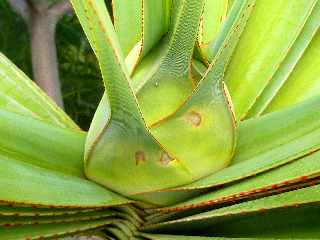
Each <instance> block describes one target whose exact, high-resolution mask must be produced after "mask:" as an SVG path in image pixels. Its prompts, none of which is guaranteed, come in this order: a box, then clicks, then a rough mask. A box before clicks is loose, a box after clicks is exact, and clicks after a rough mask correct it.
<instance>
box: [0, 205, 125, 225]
mask: <svg viewBox="0 0 320 240" xmlns="http://www.w3.org/2000/svg"><path fill="white" fill-rule="evenodd" d="M117 215H119V213H117V212H115V211H113V210H109V209H107V210H95V211H90V212H80V213H76V214H68V215H58V216H22V217H20V216H1V217H0V227H13V226H22V225H37V224H56V223H69V222H77V221H88V222H90V221H93V220H96V219H102V218H103V219H105V218H109V219H110V220H111V219H116V216H117Z"/></svg>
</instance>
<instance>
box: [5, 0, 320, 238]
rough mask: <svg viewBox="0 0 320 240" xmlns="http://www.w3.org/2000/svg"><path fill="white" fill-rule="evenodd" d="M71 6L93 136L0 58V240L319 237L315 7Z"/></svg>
mask: <svg viewBox="0 0 320 240" xmlns="http://www.w3.org/2000/svg"><path fill="white" fill-rule="evenodd" d="M72 4H73V7H74V10H75V12H76V14H77V16H78V18H79V20H80V23H81V25H82V27H83V29H84V32H85V33H86V35H87V37H88V40H89V41H90V44H91V46H92V48H93V50H94V52H95V54H96V56H97V59H98V62H99V64H100V68H101V73H102V76H103V80H104V86H105V94H104V95H103V97H102V99H101V102H100V104H99V106H98V108H97V110H96V113H95V116H94V118H93V120H92V124H91V127H90V129H89V131H88V132H87V133H86V132H84V131H82V130H80V129H79V127H78V126H77V125H76V124H75V123H74V122H73V121H72V120H71V119H70V118H69V117H68V116H67V115H66V114H65V113H64V112H63V111H62V110H61V109H59V108H58V107H57V106H56V105H55V104H54V103H53V102H52V101H51V100H50V99H49V98H48V97H47V96H46V95H45V94H44V93H43V92H42V91H41V90H40V89H39V88H38V87H36V86H35V85H34V84H33V83H32V81H30V80H29V79H28V78H27V77H26V76H25V75H24V74H23V73H22V72H21V71H20V70H18V69H17V68H16V67H15V66H14V65H13V64H12V63H11V62H10V61H9V60H8V59H7V58H6V57H5V56H3V55H1V56H0V81H1V82H0V99H1V101H0V115H1V117H0V136H1V138H0V156H1V157H0V239H3V240H10V239H14V240H16V239H56V238H58V237H62V236H68V235H76V234H80V233H82V234H90V233H94V232H95V231H97V230H99V234H100V235H101V237H103V238H105V239H141V240H142V239H144V240H147V239H150V240H153V239H199V240H200V239H232V238H242V239H243V238H246V239H258V238H264V239H265V238H297V239H301V238H309V239H311V238H312V239H317V238H320V228H319V227H318V224H317V220H318V217H319V214H320V205H319V203H320V184H319V175H320V95H319V90H320V78H319V76H320V67H319V66H320V35H319V25H320V1H318V0H258V1H254V0H235V1H230V0H229V1H228V0H214V1H213V0H158V1H153V0H115V1H113V5H112V6H113V8H112V15H111V17H110V16H109V14H108V11H107V9H106V6H105V3H104V1H103V0H72ZM229 92H230V94H229ZM233 106H234V107H233Z"/></svg>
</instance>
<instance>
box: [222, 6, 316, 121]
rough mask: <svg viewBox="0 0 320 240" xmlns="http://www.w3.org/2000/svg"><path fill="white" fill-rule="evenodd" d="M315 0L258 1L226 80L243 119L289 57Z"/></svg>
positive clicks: (238, 114) (237, 110) (238, 116)
mask: <svg viewBox="0 0 320 240" xmlns="http://www.w3.org/2000/svg"><path fill="white" fill-rule="evenodd" d="M316 2H317V1H316V0H311V1H310V0H302V1H287V0H282V1H279V0H272V1H271V2H270V0H264V1H263V0H261V1H257V2H256V5H255V7H254V10H253V12H252V16H251V17H250V19H249V21H248V24H247V27H246V29H245V31H244V33H243V34H242V36H241V39H240V41H239V44H238V46H237V49H236V51H235V54H234V55H233V58H232V61H231V62H230V65H229V67H228V69H227V72H226V75H225V81H226V83H227V85H228V87H229V90H230V94H231V97H232V100H233V103H234V106H235V112H236V116H237V119H243V118H244V117H245V116H246V114H247V113H248V111H249V109H250V108H251V107H252V106H253V104H254V103H255V101H256V98H257V97H258V96H260V94H261V93H262V91H263V89H265V87H266V86H267V85H268V83H269V82H270V79H271V78H272V77H273V76H274V74H275V72H276V71H277V70H278V67H279V64H281V63H282V61H283V60H284V59H285V58H286V56H287V55H288V53H289V50H290V49H291V47H292V46H293V44H294V42H295V41H296V39H297V37H298V36H299V34H300V33H301V31H302V30H303V26H304V24H305V22H306V21H307V19H308V18H309V16H310V14H311V13H312V9H313V8H314V6H315V4H316Z"/></svg>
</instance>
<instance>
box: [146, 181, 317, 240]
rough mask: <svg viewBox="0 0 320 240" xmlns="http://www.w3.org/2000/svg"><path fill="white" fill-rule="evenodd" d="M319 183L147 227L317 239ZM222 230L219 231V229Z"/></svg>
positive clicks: (250, 235) (180, 230)
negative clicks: (316, 222)
mask: <svg viewBox="0 0 320 240" xmlns="http://www.w3.org/2000/svg"><path fill="white" fill-rule="evenodd" d="M319 203H320V186H319V185H317V186H312V187H308V188H304V189H300V190H295V191H290V192H286V193H282V194H278V195H274V196H270V197H265V198H260V199H256V200H253V201H248V202H243V203H239V204H236V205H233V206H229V207H224V208H220V209H216V210H212V211H209V212H205V213H201V214H196V215H193V216H190V217H186V218H182V219H179V220H174V221H169V222H164V223H159V224H155V225H150V226H146V227H145V229H144V230H147V231H150V230H152V231H160V230H161V232H164V233H166V232H171V231H172V230H173V229H174V231H175V232H176V233H177V232H178V233H182V234H183V233H185V234H188V233H189V234H190V233H192V232H195V231H197V232H198V233H199V234H201V233H205V234H206V235H207V236H208V235H209V236H220V237H240V238H241V237H259V238H261V237H262V238H267V237H269V238H270V237H271V238H290V239H292V238H313V239H315V238H318V237H319V236H320V230H319V228H318V226H317V225H316V224H315V222H314V221H316V219H317V216H318V215H319V209H320V208H319ZM217 229H219V231H217Z"/></svg>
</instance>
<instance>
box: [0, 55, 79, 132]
mask: <svg viewBox="0 0 320 240" xmlns="http://www.w3.org/2000/svg"><path fill="white" fill-rule="evenodd" d="M0 108H1V109H5V110H8V111H11V112H15V113H20V114H23V115H26V116H31V117H34V118H37V119H41V120H43V121H45V122H48V123H51V124H53V125H56V126H59V127H62V128H69V129H75V130H79V127H78V126H77V125H76V124H75V123H74V122H73V121H72V120H71V119H70V118H69V117H68V115H67V114H66V113H65V112H64V111H63V110H61V109H60V108H59V107H58V106H57V105H56V104H55V103H54V102H53V101H52V100H51V99H50V98H49V97H48V96H47V95H45V93H43V91H41V90H40V88H39V87H38V86H37V85H36V84H35V83H33V82H32V81H31V80H30V79H29V78H28V77H27V76H26V75H25V74H24V73H23V72H22V71H21V70H19V69H18V68H17V67H16V66H15V65H14V64H13V63H11V62H10V60H9V59H7V58H6V57H5V56H4V55H3V54H2V53H0Z"/></svg>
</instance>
